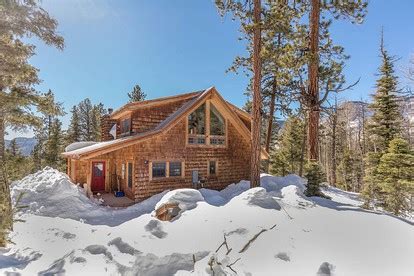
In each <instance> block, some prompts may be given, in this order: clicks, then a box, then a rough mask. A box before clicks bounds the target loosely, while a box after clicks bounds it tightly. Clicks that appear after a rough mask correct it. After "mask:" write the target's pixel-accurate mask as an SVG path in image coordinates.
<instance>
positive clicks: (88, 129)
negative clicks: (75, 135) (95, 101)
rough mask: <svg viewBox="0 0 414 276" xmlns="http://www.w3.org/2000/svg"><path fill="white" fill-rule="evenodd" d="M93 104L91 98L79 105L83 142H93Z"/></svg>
mask: <svg viewBox="0 0 414 276" xmlns="http://www.w3.org/2000/svg"><path fill="white" fill-rule="evenodd" d="M92 109H93V106H92V103H91V100H90V99H89V98H86V99H85V100H83V101H81V102H80V103H79V105H78V110H79V125H80V129H81V139H82V141H93V133H92V117H93V113H92Z"/></svg>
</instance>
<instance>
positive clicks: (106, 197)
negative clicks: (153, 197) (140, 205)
mask: <svg viewBox="0 0 414 276" xmlns="http://www.w3.org/2000/svg"><path fill="white" fill-rule="evenodd" d="M93 197H94V198H96V199H98V200H102V202H103V203H102V205H104V206H109V207H119V208H126V207H128V206H131V205H133V204H134V203H135V202H134V201H133V200H132V199H130V198H128V197H126V196H123V197H116V196H115V195H114V194H113V193H105V192H103V193H97V194H94V195H93Z"/></svg>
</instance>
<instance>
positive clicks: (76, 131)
mask: <svg viewBox="0 0 414 276" xmlns="http://www.w3.org/2000/svg"><path fill="white" fill-rule="evenodd" d="M70 113H71V118H70V123H69V127H68V133H67V144H71V143H74V142H79V141H81V128H80V118H79V110H78V107H77V106H76V105H74V106H73V107H72V110H71V111H70Z"/></svg>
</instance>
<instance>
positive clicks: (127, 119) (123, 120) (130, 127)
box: [119, 117, 132, 137]
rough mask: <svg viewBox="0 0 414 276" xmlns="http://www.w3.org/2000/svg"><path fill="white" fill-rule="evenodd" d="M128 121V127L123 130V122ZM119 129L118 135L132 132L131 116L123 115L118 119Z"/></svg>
mask: <svg viewBox="0 0 414 276" xmlns="http://www.w3.org/2000/svg"><path fill="white" fill-rule="evenodd" d="M125 121H129V129H128V130H126V131H125V130H124V127H123V122H125ZM119 129H120V132H121V133H120V137H123V136H128V135H131V133H132V118H131V117H124V118H121V119H120V120H119Z"/></svg>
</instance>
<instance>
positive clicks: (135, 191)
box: [69, 91, 250, 201]
mask: <svg viewBox="0 0 414 276" xmlns="http://www.w3.org/2000/svg"><path fill="white" fill-rule="evenodd" d="M213 92H214V91H213ZM188 100H189V99H185V100H180V101H174V102H170V103H168V104H165V105H156V106H152V107H148V108H144V107H142V108H140V109H137V110H134V113H133V114H132V115H131V118H132V130H133V131H134V132H135V133H138V132H146V131H148V130H151V129H153V128H155V127H156V126H157V125H158V124H159V123H160V122H162V121H163V120H165V119H166V118H167V117H168V116H170V115H171V114H172V113H173V112H175V111H176V110H177V109H179V108H180V107H181V106H182V105H183V104H184V103H185V102H187V101H188ZM203 101H207V105H209V104H210V101H211V102H213V104H214V106H215V107H216V108H217V109H218V110H219V112H220V113H221V114H222V115H223V117H224V118H225V120H226V143H225V144H224V145H218V146H217V145H209V144H208V142H207V141H209V137H206V145H194V144H188V143H187V132H188V130H187V116H188V113H189V112H192V110H193V109H195V108H197V106H193V107H192V109H191V110H188V111H186V113H185V115H184V116H183V117H181V118H179V117H178V118H177V121H176V122H174V124H173V125H171V127H169V128H168V129H166V130H165V131H163V132H161V133H159V134H157V135H155V136H150V137H148V138H146V139H143V140H137V141H136V142H135V143H134V144H132V145H129V146H127V145H124V146H123V147H119V149H114V150H113V151H111V152H109V153H105V152H102V153H101V155H98V154H95V155H93V156H91V157H90V158H89V159H87V158H85V159H81V160H76V159H70V160H69V162H71V164H74V165H71V166H73V167H74V173H72V174H73V175H74V176H72V175H71V178H72V180H73V181H74V182H75V183H88V184H90V181H91V162H92V161H94V160H102V161H105V162H106V170H107V171H106V180H105V189H106V191H108V192H109V191H114V190H116V189H117V179H118V178H119V182H120V186H121V187H120V188H121V190H122V191H124V192H125V194H126V195H127V196H128V197H129V198H131V199H134V200H135V201H141V200H144V199H146V198H148V197H150V196H152V195H154V194H157V193H160V192H162V191H165V190H172V189H178V188H193V184H192V171H194V170H197V171H198V174H199V178H200V179H202V180H204V185H203V186H204V187H206V188H210V189H223V188H225V187H226V186H227V185H229V184H231V183H237V182H239V181H240V180H248V179H249V177H250V173H249V172H250V140H249V137H250V136H249V129H248V127H249V124H247V122H245V121H243V123H242V122H241V121H240V120H239V119H242V120H243V119H244V118H243V117H242V118H240V117H239V116H238V115H237V114H236V113H235V112H234V111H232V110H229V109H228V108H227V107H226V104H225V102H224V100H222V99H221V98H220V96H219V94H218V93H217V95H216V94H215V93H212V96H211V97H210V95H209V97H206V98H205V99H204V100H203ZM202 103H203V102H200V103H199V104H202ZM208 116H209V114H207V115H206V117H208ZM106 119H107V120H108V121H106V122H103V123H102V127H103V129H102V132H103V135H102V137H103V139H107V138H111V139H112V137H111V136H108V134H107V133H108V132H109V130H110V128H111V127H112V125H113V123H114V121H113V120H111V119H110V118H109V117H106ZM208 122H209V121H208ZM118 123H119V120H118ZM208 124H209V123H207V125H206V127H208ZM104 128H105V129H104ZM117 132H118V135H119V127H118V129H117ZM118 137H119V136H118ZM106 152H108V151H106ZM75 158H76V156H75ZM154 161H165V162H172V161H181V162H182V175H181V176H174V177H165V178H152V177H151V171H150V170H151V164H152V162H154ZM209 161H216V162H217V163H216V164H217V166H216V170H217V171H216V174H215V175H209V172H208V169H209V166H208V164H209ZM128 162H131V163H133V171H134V177H133V185H132V188H129V187H128V185H127V163H128ZM123 164H124V166H125V175H124V177H122V166H123ZM167 169H168V168H167Z"/></svg>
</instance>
